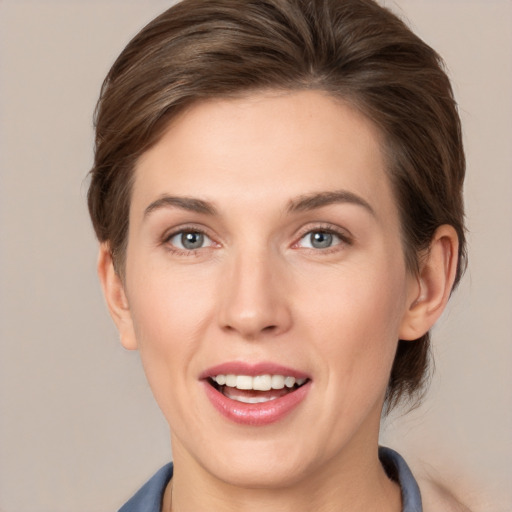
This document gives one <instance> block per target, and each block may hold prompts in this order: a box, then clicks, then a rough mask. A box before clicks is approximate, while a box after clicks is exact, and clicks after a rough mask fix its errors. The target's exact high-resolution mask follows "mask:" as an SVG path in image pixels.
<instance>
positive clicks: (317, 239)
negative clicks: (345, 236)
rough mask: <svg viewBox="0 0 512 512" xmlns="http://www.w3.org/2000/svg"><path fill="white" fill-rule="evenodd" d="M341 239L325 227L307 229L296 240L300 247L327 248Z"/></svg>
mask: <svg viewBox="0 0 512 512" xmlns="http://www.w3.org/2000/svg"><path fill="white" fill-rule="evenodd" d="M342 241H343V240H342V239H341V237H340V236H339V235H337V234H336V233H333V232H332V231H327V230H325V229H318V230H315V231H309V232H308V233H306V234H305V235H304V236H303V237H302V238H301V239H300V240H299V242H298V245H300V246H301V247H306V248H308V249H329V248H330V247H333V246H336V245H339V244H340V243H342Z"/></svg>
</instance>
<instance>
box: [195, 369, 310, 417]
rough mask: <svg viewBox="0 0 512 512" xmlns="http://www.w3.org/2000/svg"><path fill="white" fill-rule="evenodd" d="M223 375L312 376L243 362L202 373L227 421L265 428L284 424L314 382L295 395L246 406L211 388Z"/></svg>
mask: <svg viewBox="0 0 512 512" xmlns="http://www.w3.org/2000/svg"><path fill="white" fill-rule="evenodd" d="M219 374H222V375H227V374H235V375H250V376H255V375H266V374H270V375H285V376H288V375H289V376H292V377H295V378H297V379H301V378H308V375H306V374H305V373H303V372H300V371H297V370H294V369H292V368H286V367H284V366H281V365H277V364H274V363H257V364H247V363H241V362H230V363H224V364H221V365H218V366H215V367H212V368H209V369H208V370H206V371H204V372H202V373H201V376H200V378H201V380H202V381H203V385H204V390H205V393H206V396H207V397H208V398H209V400H210V402H211V403H212V405H213V406H214V407H215V409H217V411H219V412H220V413H221V414H222V415H223V416H224V417H225V418H227V419H229V420H231V421H233V422H235V423H239V424H243V425H252V426H263V425H269V424H271V423H275V422H277V421H279V420H281V419H282V418H284V417H285V416H287V415H288V414H289V413H291V412H292V410H293V409H295V408H296V407H297V406H298V405H299V404H300V403H301V402H302V401H303V400H304V399H305V398H306V396H307V394H308V392H309V390H310V388H311V381H310V380H309V381H308V382H306V383H305V384H304V385H303V386H301V387H300V388H298V389H296V390H295V391H292V392H290V393H288V394H286V395H284V396H282V397H280V398H276V399H275V400H270V401H268V402H263V403H259V404H246V403H243V402H238V401H236V400H232V399H230V398H228V397H226V396H224V395H223V394H222V393H221V392H220V391H218V390H217V389H215V388H214V387H213V386H212V385H211V384H209V382H208V381H207V379H208V378H209V377H213V376H215V375H219Z"/></svg>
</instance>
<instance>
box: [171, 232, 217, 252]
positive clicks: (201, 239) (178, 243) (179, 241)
mask: <svg viewBox="0 0 512 512" xmlns="http://www.w3.org/2000/svg"><path fill="white" fill-rule="evenodd" d="M167 242H168V243H169V244H171V245H172V246H173V247H175V248H176V249H181V250H185V251H194V250H196V249H202V248H203V247H211V246H212V245H213V241H212V240H211V238H210V237H209V236H207V235H205V234H204V233H202V232H201V231H193V230H189V231H180V232H178V233H174V234H173V235H171V236H170V237H169V238H168V239H167Z"/></svg>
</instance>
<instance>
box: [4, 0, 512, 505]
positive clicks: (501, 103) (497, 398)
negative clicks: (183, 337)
mask: <svg viewBox="0 0 512 512" xmlns="http://www.w3.org/2000/svg"><path fill="white" fill-rule="evenodd" d="M383 3H385V4H386V5H388V6H391V7H392V8H393V9H395V10H396V11H397V12H399V13H402V15H403V16H406V17H407V19H408V20H409V22H410V24H411V25H412V26H413V28H414V29H415V30H416V31H417V33H418V34H419V35H420V36H421V37H423V38H424V39H425V40H426V41H427V42H428V43H429V44H431V45H432V46H433V47H434V48H436V49H437V50H438V51H439V52H440V53H441V55H442V56H443V57H444V58H445V60H446V62H447V65H448V68H449V70H450V75H451V77H452V79H453V83H454V87H455V91H456V95H457V98H458V100H459V103H460V110H461V115H462V119H463V123H464V133H465V141H466V148H467V158H468V178H467V185H466V190H465V195H466V204H467V221H468V227H469V249H470V265H469V269H468V272H467V274H466V276H465V279H464V281H463V284H462V286H461V287H460V288H459V290H458V291H457V292H456V293H455V295H454V296H453V298H452V303H451V305H450V307H449V309H448V311H447V312H446V313H445V315H444V316H443V318H442V321H441V322H440V325H439V326H438V327H437V328H436V329H435V330H434V350H435V355H436V361H437V372H436V375H435V378H434V381H433V383H432V387H431V390H430V393H429V395H428V397H427V399H426V400H425V402H424V404H423V406H422V407H420V408H419V409H417V410H415V411H413V412H412V413H410V414H408V415H406V416H403V415H400V414H395V415H394V416H393V417H392V418H389V419H388V420H386V428H385V430H384V431H383V434H382V442H383V443H385V444H388V445H389V446H392V447H394V448H396V449H398V450H399V451H401V452H402V453H403V454H404V455H405V456H406V457H407V458H408V460H409V461H410V462H411V465H413V467H415V468H418V471H419V472H422V471H423V472H428V473H430V474H431V475H432V476H433V477H435V478H440V479H441V480H442V481H443V482H444V483H446V484H447V485H448V486H450V487H453V489H455V490H456V492H458V493H459V494H460V495H461V497H462V498H463V499H465V500H466V501H468V502H470V503H472V504H474V506H475V509H476V510H485V511H486V512H505V511H509V510H511V508H512V491H511V486H510V482H511V481H512V463H511V460H512V436H511V432H512V373H511V371H510V368H511V363H512V343H511V342H512V335H511V333H512V286H511V285H512V264H511V262H512V211H511V210H512V206H511V205H512V201H511V199H510V197H511V193H512V176H511V175H512V141H511V134H512V92H511V91H512V2H511V1H510V0H396V1H391V0H387V1H385V2H383ZM170 4H171V2H169V1H162V0H138V1H135V0H101V1H100V0H83V1H80V0H67V1H65V0H60V1H59V0H32V1H30V0H0V113H1V118H0V171H1V172H0V228H1V238H0V315H1V319H0V320H1V321H0V343H1V345H0V511H1V512H43V511H44V512H107V511H112V510H117V508H118V507H119V506H120V505H121V504H122V502H123V501H124V500H126V499H127V498H128V497H129V496H130V495H131V494H132V493H133V492H134V491H135V490H136V489H137V488H138V487H139V486H140V485H141V484H142V483H143V481H144V480H145V479H146V478H148V477H149V476H150V475H151V474H152V473H153V472H154V471H155V470H156V469H157V468H158V467H160V465H162V464H163V463H165V462H167V461H168V460H169V459H170V456H171V453H170V446H169V441H168V431H167V426H166V424H165V422H164V420H163V418H162V417H161V415H160V413H159V411H158V408H157V406H156V405H155V404H154V401H153V399H152V396H151V393H150V391H149V388H148V386H147V384H146V382H145V379H144V375H143V372H142V369H141V365H140V363H139V360H138V356H137V354H136V353H129V352H126V351H124V350H123V349H122V348H121V346H120V345H119V343H118V340H117V334H116V332H115V329H114V327H113V324H112V323H111V321H110V319H109V317H108V314H107V312H106V308H105V307H104V303H103V299H102V297H101V293H100V288H99V285H98V282H97V278H96V273H95V263H96V249H97V247H96V242H95V239H94V236H93V233H92V229H91V227H90V225H89V220H88V216H87V210H86V204H85V193H86V180H85V177H86V174H87V172H88V169H89V168H90V166H91V162H92V112H93V109H94V105H95V101H96V99H97V95H98V92H99V87H100V85H101V81H102V79H103V77H104V75H105V74H106V72H107V71H108V68H109V66H110V65H111V64H112V62H113V60H114V58H115V57H116V56H117V54H118V53H119V52H120V51H121V50H122V48H123V47H124V45H125V44H126V43H127V42H128V39H129V38H130V37H131V36H133V35H134V34H135V33H136V32H137V31H138V29H140V28H141V27H142V26H143V25H144V24H145V23H146V22H147V21H149V20H150V19H151V18H152V17H153V16H154V15H156V14H158V13H159V12H161V11H162V10H164V9H165V8H166V7H168V6H169V5H170ZM479 507H480V508H479Z"/></svg>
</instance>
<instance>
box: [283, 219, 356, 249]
mask: <svg viewBox="0 0 512 512" xmlns="http://www.w3.org/2000/svg"><path fill="white" fill-rule="evenodd" d="M313 233H324V234H327V235H332V236H335V237H337V238H338V239H339V242H338V243H336V244H334V245H332V246H329V247H326V248H315V247H304V249H306V250H308V251H313V252H315V253H322V254H330V253H332V252H336V251H339V250H340V249H341V247H340V246H346V245H348V246H350V245H352V244H353V243H354V241H353V239H352V237H351V236H350V235H348V234H347V232H346V231H344V230H341V229H339V228H335V227H333V226H332V225H327V224H326V225H319V226H315V227H308V228H307V229H304V230H303V231H302V233H301V234H300V236H299V238H298V239H297V241H296V242H295V243H294V244H293V246H292V247H294V248H300V246H299V243H300V242H301V241H302V240H303V239H304V238H305V237H307V236H308V235H309V236H311V235H312V234H313Z"/></svg>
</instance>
